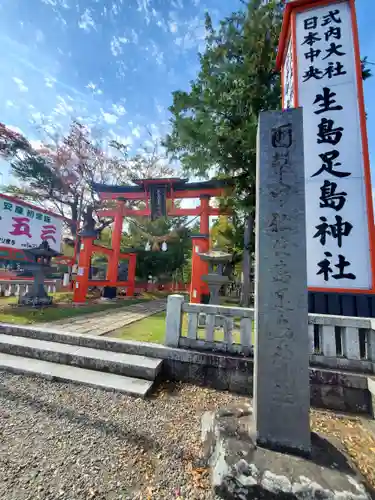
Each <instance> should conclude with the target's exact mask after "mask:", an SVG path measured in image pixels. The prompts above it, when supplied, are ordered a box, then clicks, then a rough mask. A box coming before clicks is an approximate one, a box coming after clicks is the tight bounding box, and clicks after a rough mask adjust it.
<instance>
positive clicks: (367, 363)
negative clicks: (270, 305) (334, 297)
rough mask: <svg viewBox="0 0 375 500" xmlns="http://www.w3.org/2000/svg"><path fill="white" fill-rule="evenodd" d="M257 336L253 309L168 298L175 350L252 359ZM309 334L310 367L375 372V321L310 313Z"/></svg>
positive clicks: (168, 342)
mask: <svg viewBox="0 0 375 500" xmlns="http://www.w3.org/2000/svg"><path fill="white" fill-rule="evenodd" d="M200 325H202V326H200ZM253 332H254V309H250V308H242V307H226V306H213V305H203V304H189V303H187V302H184V298H183V296H182V295H170V296H169V297H168V306H167V320H166V338H165V343H166V345H168V346H170V347H184V348H192V349H197V350H204V351H214V352H223V353H224V352H226V353H233V354H241V355H244V356H251V355H252V354H253V350H254V345H253V342H254V333H253ZM308 335H309V344H310V362H311V365H316V366H322V367H326V368H341V369H345V370H360V371H363V372H367V373H375V319H371V318H352V317H346V316H329V315H324V314H309V315H308Z"/></svg>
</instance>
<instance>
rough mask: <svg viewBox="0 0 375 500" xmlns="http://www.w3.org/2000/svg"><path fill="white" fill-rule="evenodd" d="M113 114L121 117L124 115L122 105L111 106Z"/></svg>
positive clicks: (124, 111)
mask: <svg viewBox="0 0 375 500" xmlns="http://www.w3.org/2000/svg"><path fill="white" fill-rule="evenodd" d="M112 109H113V112H114V113H115V114H116V115H118V116H123V115H125V114H126V109H125V108H124V106H123V105H122V104H112Z"/></svg>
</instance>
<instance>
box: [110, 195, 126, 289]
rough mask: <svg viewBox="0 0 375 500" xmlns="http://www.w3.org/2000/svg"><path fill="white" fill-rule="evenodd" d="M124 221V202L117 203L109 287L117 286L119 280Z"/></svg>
mask: <svg viewBox="0 0 375 500" xmlns="http://www.w3.org/2000/svg"><path fill="white" fill-rule="evenodd" d="M123 221H124V202H123V201H117V207H116V212H115V216H114V224H113V233H112V249H113V252H112V255H110V256H109V258H108V269H107V280H108V281H109V283H108V285H109V286H115V285H114V283H116V282H117V278H118V263H119V260H120V253H121V237H122V226H123Z"/></svg>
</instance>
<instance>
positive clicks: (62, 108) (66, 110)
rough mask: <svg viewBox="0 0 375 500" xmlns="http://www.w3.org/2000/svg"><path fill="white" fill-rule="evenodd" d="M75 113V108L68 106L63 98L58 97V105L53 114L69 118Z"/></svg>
mask: <svg viewBox="0 0 375 500" xmlns="http://www.w3.org/2000/svg"><path fill="white" fill-rule="evenodd" d="M73 111H74V108H73V106H71V105H70V104H68V103H67V102H66V100H65V98H64V97H63V96H61V95H58V96H57V105H56V106H55V108H54V110H53V113H52V114H55V115H56V114H57V115H62V116H69V115H72V114H73Z"/></svg>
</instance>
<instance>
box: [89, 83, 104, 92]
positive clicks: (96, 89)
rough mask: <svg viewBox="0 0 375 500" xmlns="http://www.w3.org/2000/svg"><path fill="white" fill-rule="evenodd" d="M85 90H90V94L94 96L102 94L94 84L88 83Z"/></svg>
mask: <svg viewBox="0 0 375 500" xmlns="http://www.w3.org/2000/svg"><path fill="white" fill-rule="evenodd" d="M86 88H87V89H90V90H92V93H93V94H94V95H101V94H103V91H102V90H100V89H99V88H98V85H97V84H96V83H93V82H89V83H88V84H87V85H86Z"/></svg>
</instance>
